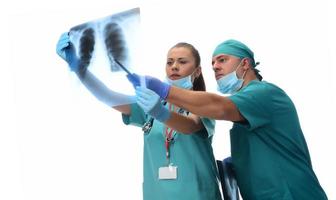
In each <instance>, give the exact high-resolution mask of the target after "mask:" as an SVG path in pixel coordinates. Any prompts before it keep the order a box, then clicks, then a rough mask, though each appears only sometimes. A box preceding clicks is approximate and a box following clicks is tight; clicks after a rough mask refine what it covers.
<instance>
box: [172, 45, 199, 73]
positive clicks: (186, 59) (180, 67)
mask: <svg viewBox="0 0 336 200" xmlns="http://www.w3.org/2000/svg"><path fill="white" fill-rule="evenodd" d="M196 67H198V66H196V61H195V58H194V57H193V55H192V53H191V51H190V50H189V49H188V48H186V47H174V48H172V49H170V50H169V52H168V55H167V63H166V74H167V77H168V78H170V79H171V80H177V79H180V78H183V77H186V76H189V75H190V74H192V73H193V72H194V71H195V69H196ZM198 68H199V67H198ZM196 74H198V75H199V73H194V74H193V76H196ZM192 78H194V77H192Z"/></svg>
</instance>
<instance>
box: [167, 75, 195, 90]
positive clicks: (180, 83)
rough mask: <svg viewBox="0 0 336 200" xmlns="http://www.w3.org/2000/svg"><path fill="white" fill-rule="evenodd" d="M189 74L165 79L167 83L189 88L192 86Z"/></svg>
mask: <svg viewBox="0 0 336 200" xmlns="http://www.w3.org/2000/svg"><path fill="white" fill-rule="evenodd" d="M191 75H192V74H191ZM191 75H189V76H186V77H183V78H180V79H177V80H171V79H170V78H168V77H166V81H167V83H169V84H171V85H173V86H176V87H179V88H183V89H188V90H190V89H191V88H192V87H193V82H192V81H191Z"/></svg>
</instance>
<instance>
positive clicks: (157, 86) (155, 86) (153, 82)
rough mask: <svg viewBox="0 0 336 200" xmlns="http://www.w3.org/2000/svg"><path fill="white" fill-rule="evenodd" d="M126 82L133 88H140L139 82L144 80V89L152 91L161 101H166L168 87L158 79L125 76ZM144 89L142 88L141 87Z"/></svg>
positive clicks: (132, 75)
mask: <svg viewBox="0 0 336 200" xmlns="http://www.w3.org/2000/svg"><path fill="white" fill-rule="evenodd" d="M127 78H128V80H129V81H130V82H131V83H132V84H133V86H134V87H137V86H140V80H141V79H145V83H146V87H147V88H148V89H150V90H153V91H154V92H155V93H156V94H158V95H159V96H160V97H161V99H164V100H166V99H167V97H168V93H169V90H170V87H171V86H170V85H169V84H167V83H164V82H162V81H160V80H159V79H157V78H155V77H151V76H140V75H138V74H135V73H133V74H127ZM143 87H144V86H143Z"/></svg>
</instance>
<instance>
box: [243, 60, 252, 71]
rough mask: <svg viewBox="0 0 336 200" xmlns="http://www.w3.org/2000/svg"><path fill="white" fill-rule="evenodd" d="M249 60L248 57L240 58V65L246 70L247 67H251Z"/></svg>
mask: <svg viewBox="0 0 336 200" xmlns="http://www.w3.org/2000/svg"><path fill="white" fill-rule="evenodd" d="M250 62H251V60H250V59H249V58H243V60H242V67H243V68H244V69H245V70H247V69H249V68H251V63H250Z"/></svg>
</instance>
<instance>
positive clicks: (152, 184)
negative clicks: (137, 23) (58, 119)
mask: <svg viewBox="0 0 336 200" xmlns="http://www.w3.org/2000/svg"><path fill="white" fill-rule="evenodd" d="M69 44H70V40H69V36H68V35H67V34H63V35H62V36H61V38H60V40H59V41H58V44H57V53H58V54H59V55H60V56H61V57H62V58H63V59H64V60H66V61H67V62H68V64H69V66H70V68H71V70H73V71H75V72H76V74H77V75H78V77H79V78H80V80H81V81H82V83H83V84H84V85H85V86H86V87H87V88H88V89H89V90H90V91H91V93H92V94H93V95H94V96H95V97H97V99H98V100H100V101H102V102H104V103H105V104H107V105H109V106H111V103H110V100H109V99H114V97H115V98H120V94H118V95H119V96H118V95H117V94H116V93H115V92H113V91H111V90H109V89H108V88H106V86H105V85H104V84H103V83H101V82H100V81H99V80H98V79H96V78H95V77H94V76H93V74H91V73H90V72H89V71H88V70H86V71H85V72H84V73H83V71H81V72H78V71H76V70H75V69H78V66H76V65H77V63H78V59H77V58H75V57H71V56H69V51H68V50H67V49H69ZM70 48H71V46H70ZM67 54H68V55H67ZM166 73H167V82H169V83H170V84H172V85H175V86H177V87H181V88H184V89H190V90H196V91H197V90H201V91H205V84H204V80H203V76H202V72H201V67H200V56H199V53H198V51H197V50H196V49H195V48H194V47H193V46H192V45H190V44H187V43H178V44H177V45H175V46H174V47H172V48H171V49H170V50H169V52H168V56H167V64H166ZM146 95H147V96H146ZM155 95H156V94H155V93H154V94H152V93H148V90H147V89H146V88H144V87H141V88H137V96H142V97H143V96H146V97H150V98H149V99H148V100H150V101H148V102H146V101H144V99H143V98H141V97H137V103H133V104H126V105H119V106H112V107H113V108H114V109H116V110H118V111H120V112H121V113H122V118H123V122H124V123H125V124H127V125H128V124H132V125H135V126H138V127H142V129H143V131H144V162H143V164H144V167H143V169H144V174H143V175H144V177H143V178H144V182H143V199H144V200H161V199H162V200H172V199H177V200H190V199H192V200H220V199H222V198H221V194H220V191H219V185H218V172H217V167H216V162H215V158H214V155H213V150H212V146H211V140H212V137H213V134H214V126H215V122H214V120H210V119H208V118H201V117H199V116H197V115H194V114H192V113H190V112H188V111H187V110H184V109H181V108H179V107H177V106H175V105H173V104H170V103H165V102H162V103H161V102H160V103H161V105H155V106H156V108H157V107H158V106H159V107H160V109H165V110H166V115H165V116H164V117H162V116H158V115H157V114H156V113H155V112H151V111H153V109H151V108H150V109H149V110H147V108H148V107H147V108H146V105H147V103H149V105H151V101H152V100H153V99H155V98H156V96H155ZM152 102H153V101H152ZM144 103H145V104H144ZM156 103H157V102H156Z"/></svg>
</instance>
